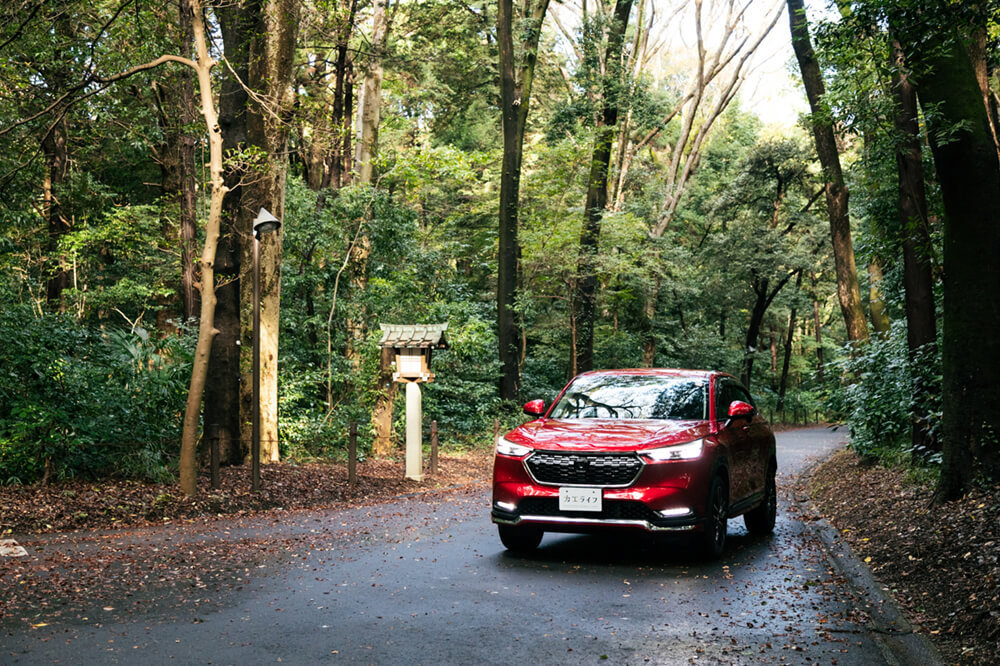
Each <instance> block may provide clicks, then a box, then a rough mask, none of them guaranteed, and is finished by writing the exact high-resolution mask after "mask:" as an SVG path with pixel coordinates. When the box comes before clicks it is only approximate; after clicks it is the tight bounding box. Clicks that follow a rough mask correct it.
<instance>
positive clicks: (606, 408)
mask: <svg viewBox="0 0 1000 666" xmlns="http://www.w3.org/2000/svg"><path fill="white" fill-rule="evenodd" d="M549 417H550V418H554V419H667V420H675V421H680V420H691V419H707V418H708V380H706V379H701V378H690V377H663V376H656V375H587V376H583V377H580V378H578V379H577V380H576V381H574V382H573V383H572V384H570V385H569V387H568V388H567V389H566V393H565V394H563V397H562V398H561V399H560V400H559V402H557V403H556V405H555V407H553V408H552V413H551V414H550V415H549Z"/></svg>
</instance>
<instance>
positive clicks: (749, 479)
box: [732, 384, 771, 495]
mask: <svg viewBox="0 0 1000 666" xmlns="http://www.w3.org/2000/svg"><path fill="white" fill-rule="evenodd" d="M732 391H733V395H734V396H735V397H734V398H733V399H734V400H742V401H743V402H747V403H750V404H751V405H754V407H755V408H756V406H757V404H756V403H755V402H754V399H753V397H752V396H751V395H750V392H749V391H747V390H746V389H745V388H743V387H742V386H740V385H739V384H733V385H732ZM743 426H744V428H745V432H746V435H747V448H746V454H747V457H746V461H745V463H746V466H745V472H746V493H747V495H750V494H753V493H758V492H763V491H764V473H765V472H766V471H767V460H768V458H769V457H770V455H769V454H770V450H771V439H770V434H771V431H770V429H769V428H768V427H767V425H766V423H765V422H764V417H762V416H761V415H760V414H759V413H758V414H754V416H753V418H752V419H750V421H744V422H743Z"/></svg>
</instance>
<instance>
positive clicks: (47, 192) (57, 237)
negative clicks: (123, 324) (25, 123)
mask: <svg viewBox="0 0 1000 666" xmlns="http://www.w3.org/2000/svg"><path fill="white" fill-rule="evenodd" d="M53 32H54V33H55V38H56V39H57V40H60V42H63V41H67V42H68V41H69V40H71V39H72V37H73V25H72V16H71V15H70V13H69V12H60V13H59V14H58V16H57V18H56V19H55V21H54V24H53ZM63 57H64V54H63V52H62V44H60V46H59V48H57V49H56V51H55V53H54V60H55V61H56V62H54V63H53V67H52V68H51V70H50V71H48V72H47V75H48V76H47V77H46V81H45V87H46V88H47V89H48V90H49V91H50V93H51V94H52V96H53V97H56V96H58V95H61V94H63V91H65V90H66V87H67V84H68V81H69V70H68V66H67V65H66V64H64V63H63V62H61V60H62V58H63ZM65 57H66V58H69V55H68V54H67V55H66V56H65ZM68 111H69V109H68V107H67V106H66V105H65V104H60V103H56V104H55V107H54V108H53V110H52V115H53V118H54V119H55V120H54V122H53V123H52V124H51V125H50V126H49V131H48V132H47V133H46V134H45V136H43V137H42V146H41V147H42V154H43V155H44V156H45V176H44V179H43V183H42V207H43V208H42V210H43V212H44V214H45V218H46V222H47V224H48V234H49V242H48V251H49V256H50V259H49V266H48V279H47V284H46V289H45V296H46V300H47V301H48V304H49V307H50V308H52V309H54V310H58V311H60V312H62V311H63V309H64V308H65V303H64V302H63V291H64V290H66V289H67V288H69V286H70V271H69V269H68V268H67V267H66V262H65V257H62V256H60V255H59V243H60V241H61V240H62V238H63V236H65V235H66V234H67V233H69V230H70V224H69V220H68V219H67V218H66V216H65V215H64V213H63V208H62V205H61V203H60V201H59V197H60V195H61V193H60V192H59V189H60V187H61V186H62V185H63V184H64V183H65V182H66V177H67V176H68V175H69V149H68V146H67V141H68V138H69V121H68V119H67V117H66V114H67V113H68Z"/></svg>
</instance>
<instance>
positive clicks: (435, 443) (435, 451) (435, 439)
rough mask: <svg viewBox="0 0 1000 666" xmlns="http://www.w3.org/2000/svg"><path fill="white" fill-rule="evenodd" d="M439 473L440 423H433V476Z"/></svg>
mask: <svg viewBox="0 0 1000 666" xmlns="http://www.w3.org/2000/svg"><path fill="white" fill-rule="evenodd" d="M437 473H438V422H437V421H431V474H432V475H434V476H437Z"/></svg>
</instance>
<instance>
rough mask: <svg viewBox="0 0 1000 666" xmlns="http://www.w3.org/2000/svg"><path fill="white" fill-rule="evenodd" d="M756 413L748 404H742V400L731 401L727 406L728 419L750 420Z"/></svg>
mask: <svg viewBox="0 0 1000 666" xmlns="http://www.w3.org/2000/svg"><path fill="white" fill-rule="evenodd" d="M756 413H757V409H756V408H755V407H754V406H753V405H751V404H750V403H749V402H743V401H742V400H733V401H732V402H731V403H730V404H729V419H730V420H733V419H751V418H753V416H754V414H756Z"/></svg>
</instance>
